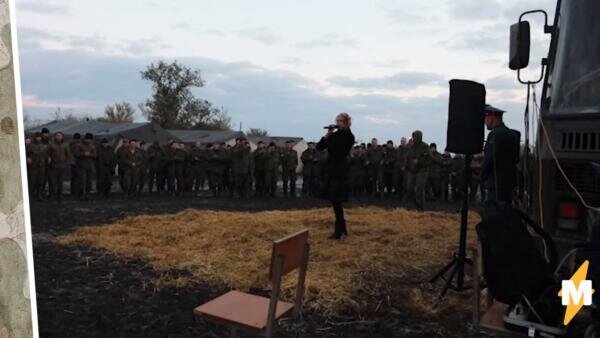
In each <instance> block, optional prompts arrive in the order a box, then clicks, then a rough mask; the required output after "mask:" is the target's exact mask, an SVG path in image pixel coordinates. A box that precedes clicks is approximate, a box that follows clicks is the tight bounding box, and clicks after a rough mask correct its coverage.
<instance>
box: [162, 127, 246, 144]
mask: <svg viewBox="0 0 600 338" xmlns="http://www.w3.org/2000/svg"><path fill="white" fill-rule="evenodd" d="M168 132H169V133H170V134H171V135H173V136H174V137H175V138H177V139H178V140H179V141H180V142H183V143H185V144H186V145H192V144H194V143H196V141H200V142H202V143H203V144H207V143H224V144H225V145H230V146H234V145H235V139H236V138H238V137H241V136H245V135H244V133H243V132H241V131H231V130H193V129H190V130H168Z"/></svg>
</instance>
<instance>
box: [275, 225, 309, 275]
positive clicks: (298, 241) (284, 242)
mask: <svg viewBox="0 0 600 338" xmlns="http://www.w3.org/2000/svg"><path fill="white" fill-rule="evenodd" d="M307 244H308V229H304V230H301V231H298V232H296V233H294V234H291V235H289V236H286V237H284V238H282V239H279V240H277V241H275V242H273V253H272V255H271V267H270V269H269V279H270V280H273V273H274V270H275V264H276V262H277V258H278V257H281V258H282V259H283V266H282V269H281V276H285V275H286V274H288V273H290V272H291V271H294V270H295V269H297V268H299V267H300V266H301V265H302V263H303V260H304V259H305V258H304V252H305V248H306V245H307Z"/></svg>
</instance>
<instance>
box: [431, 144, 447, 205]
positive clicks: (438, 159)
mask: <svg viewBox="0 0 600 338" xmlns="http://www.w3.org/2000/svg"><path fill="white" fill-rule="evenodd" d="M429 152H430V154H431V164H430V165H429V174H428V175H427V190H428V191H431V196H432V199H433V200H436V201H437V200H439V199H440V196H441V188H442V170H443V168H442V167H443V165H444V161H443V159H442V154H440V153H439V152H438V151H437V145H436V144H435V143H432V144H431V145H429Z"/></svg>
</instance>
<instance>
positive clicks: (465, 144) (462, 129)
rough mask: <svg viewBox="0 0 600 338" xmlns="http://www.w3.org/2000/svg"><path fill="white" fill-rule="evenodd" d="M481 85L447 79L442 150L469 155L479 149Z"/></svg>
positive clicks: (482, 123)
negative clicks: (446, 110) (444, 140)
mask: <svg viewBox="0 0 600 338" xmlns="http://www.w3.org/2000/svg"><path fill="white" fill-rule="evenodd" d="M484 109H485V86H484V85H482V84H481V83H477V82H473V81H468V80H450V100H449V104H448V131H447V137H446V150H448V151H449V152H452V153H457V154H465V155H473V154H477V153H480V152H481V151H482V150H483V137H484V129H483V125H484V119H485V117H484Z"/></svg>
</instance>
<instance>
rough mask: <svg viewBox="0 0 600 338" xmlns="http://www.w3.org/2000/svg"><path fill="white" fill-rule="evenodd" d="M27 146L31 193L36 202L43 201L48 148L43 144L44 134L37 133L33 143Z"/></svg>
mask: <svg viewBox="0 0 600 338" xmlns="http://www.w3.org/2000/svg"><path fill="white" fill-rule="evenodd" d="M27 140H29V144H28V145H26V146H25V152H26V154H27V174H28V177H29V193H30V194H31V196H33V198H34V199H35V200H36V201H40V200H42V197H43V193H44V191H43V188H44V186H43V184H44V177H45V176H46V174H45V171H46V146H45V145H44V144H43V143H42V134H41V133H40V132H36V133H35V138H34V140H33V143H31V139H26V140H25V141H27Z"/></svg>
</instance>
